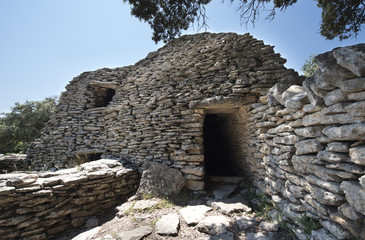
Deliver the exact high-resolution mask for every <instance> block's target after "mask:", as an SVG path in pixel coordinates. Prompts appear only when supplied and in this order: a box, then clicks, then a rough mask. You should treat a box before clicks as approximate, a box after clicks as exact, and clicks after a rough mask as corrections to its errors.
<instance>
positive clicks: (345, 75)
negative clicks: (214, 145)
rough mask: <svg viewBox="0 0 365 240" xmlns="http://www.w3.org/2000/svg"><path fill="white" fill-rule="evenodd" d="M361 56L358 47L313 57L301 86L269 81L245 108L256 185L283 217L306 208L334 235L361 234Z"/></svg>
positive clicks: (364, 181)
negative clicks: (259, 172) (311, 71)
mask: <svg viewBox="0 0 365 240" xmlns="http://www.w3.org/2000/svg"><path fill="white" fill-rule="evenodd" d="M364 56H365V45H363V44H362V45H355V46H352V47H346V48H338V49H334V50H333V51H331V52H327V53H324V54H321V55H319V56H318V57H317V59H316V61H317V63H318V65H319V66H320V69H319V70H318V71H317V72H316V73H315V75H314V76H313V77H311V78H308V79H306V80H305V81H304V82H303V84H302V86H295V85H294V86H290V85H286V84H277V85H275V86H274V87H273V88H272V89H271V90H270V92H269V94H267V95H265V96H263V97H262V98H261V99H260V100H261V103H258V104H254V105H253V110H252V111H251V113H253V114H252V117H251V120H252V125H251V129H254V130H252V131H251V139H256V140H255V141H254V142H253V144H252V147H254V148H255V149H256V150H257V151H258V152H260V154H259V155H258V156H257V160H258V162H259V163H260V164H261V165H262V166H264V167H265V170H266V171H265V172H266V173H265V175H264V179H261V180H264V183H265V184H261V186H265V188H266V192H267V193H269V194H271V195H272V199H273V200H274V201H275V202H276V203H277V205H278V207H280V208H281V209H282V211H283V212H284V213H286V214H287V215H288V216H289V217H290V218H292V219H293V220H298V219H300V218H301V216H302V214H304V213H306V214H307V215H309V216H311V217H314V218H316V219H318V220H319V221H320V223H321V225H322V226H323V227H324V228H326V229H327V230H328V231H329V232H331V233H332V234H333V235H334V236H335V237H336V238H338V239H347V238H350V239H352V238H356V239H365V222H364V219H365V217H364V215H365V175H364V174H365V142H364V141H365V118H364V117H365V78H364V76H365V62H364V59H365V57H364ZM258 180H260V179H256V181H258ZM259 185H260V184H259Z"/></svg>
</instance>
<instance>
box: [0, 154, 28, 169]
mask: <svg viewBox="0 0 365 240" xmlns="http://www.w3.org/2000/svg"><path fill="white" fill-rule="evenodd" d="M26 157H27V155H25V154H9V155H4V154H0V173H10V172H14V171H28V170H29V161H28V160H27V159H26Z"/></svg>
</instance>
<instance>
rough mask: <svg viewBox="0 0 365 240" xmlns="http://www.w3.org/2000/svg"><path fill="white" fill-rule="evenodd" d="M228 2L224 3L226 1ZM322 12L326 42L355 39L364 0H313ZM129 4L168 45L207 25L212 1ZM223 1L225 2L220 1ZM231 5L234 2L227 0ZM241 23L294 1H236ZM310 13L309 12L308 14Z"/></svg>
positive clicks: (132, 0) (136, 0)
mask: <svg viewBox="0 0 365 240" xmlns="http://www.w3.org/2000/svg"><path fill="white" fill-rule="evenodd" d="M226 1H227V0H226ZM316 1H317V2H318V4H317V6H318V7H319V8H321V9H322V22H321V29H320V30H321V31H320V32H321V34H322V36H324V37H326V38H327V39H333V38H335V37H339V38H340V40H342V39H346V38H349V37H352V36H355V37H356V36H357V35H358V33H359V32H360V31H361V26H362V25H363V24H364V23H365V3H364V0H348V1H344V0H316ZM123 2H125V3H129V4H130V5H131V14H132V15H133V16H135V17H137V18H138V19H139V20H141V21H144V22H147V23H148V24H149V25H150V27H151V29H152V30H153V36H152V39H153V40H154V41H155V42H156V43H157V42H159V41H161V40H162V41H164V42H168V41H170V40H172V39H173V38H175V37H177V36H179V35H180V34H181V31H182V30H186V29H188V28H189V26H190V25H191V24H193V23H194V22H198V26H207V22H206V19H207V17H206V15H205V5H207V4H208V3H210V2H211V0H123ZM222 2H224V1H222ZM228 2H234V0H228ZM239 2H240V6H239V11H240V12H241V22H242V23H244V24H247V23H249V22H251V23H253V24H254V23H255V22H256V20H257V19H258V18H259V15H260V13H261V12H267V10H268V9H266V6H267V4H270V3H272V4H273V7H272V9H270V10H269V11H268V12H269V15H268V16H267V18H268V19H274V17H275V15H276V10H280V11H285V10H286V9H287V8H288V7H289V6H292V5H293V4H295V3H296V2H297V0H239ZM309 14H310V13H309Z"/></svg>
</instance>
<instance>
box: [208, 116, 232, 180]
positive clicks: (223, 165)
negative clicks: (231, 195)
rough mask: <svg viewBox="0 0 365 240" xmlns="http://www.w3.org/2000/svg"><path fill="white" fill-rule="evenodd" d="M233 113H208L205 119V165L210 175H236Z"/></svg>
mask: <svg viewBox="0 0 365 240" xmlns="http://www.w3.org/2000/svg"><path fill="white" fill-rule="evenodd" d="M230 117H231V114H206V115H205V119H204V130H203V131H204V165H205V172H206V175H208V176H235V175H236V174H235V173H236V171H235V164H234V160H235V159H234V149H233V143H232V136H231V135H232V134H231V130H230V123H229V120H230Z"/></svg>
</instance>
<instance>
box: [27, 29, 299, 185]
mask: <svg viewBox="0 0 365 240" xmlns="http://www.w3.org/2000/svg"><path fill="white" fill-rule="evenodd" d="M285 62H286V60H285V59H283V58H281V57H280V54H277V53H275V52H274V51H273V47H272V46H267V45H264V43H263V42H262V41H259V40H257V39H255V38H253V37H252V36H250V35H249V34H245V35H237V34H233V33H228V34H210V33H203V34H198V35H191V36H183V37H181V38H179V39H176V40H174V41H172V42H170V43H168V44H167V45H166V46H164V47H162V48H161V49H159V50H158V51H156V52H152V53H150V54H149V55H148V56H147V57H146V58H145V59H143V60H141V61H139V62H138V63H136V64H135V65H133V66H128V67H123V68H115V69H100V70H97V71H93V72H86V73H83V74H81V75H80V76H78V77H76V78H74V79H73V80H72V81H71V82H70V84H69V85H68V86H67V87H66V90H67V91H66V92H64V93H63V94H62V96H61V98H60V103H59V105H58V107H57V110H56V113H55V115H54V116H53V117H52V119H51V120H50V121H49V123H48V125H47V127H46V130H45V132H44V134H43V136H42V137H41V139H39V141H37V142H36V143H34V144H33V146H32V147H31V148H30V149H29V152H28V157H29V160H30V161H31V164H32V168H34V169H36V170H44V169H59V168H67V167H71V166H74V165H75V164H80V162H85V161H92V160H95V159H99V158H101V157H103V158H113V159H115V158H117V159H119V158H120V159H122V160H126V161H128V162H131V163H134V164H136V165H139V166H141V165H142V164H143V163H144V162H146V161H158V162H163V163H165V164H167V165H168V166H171V167H173V168H176V169H179V170H181V172H182V173H183V174H184V176H185V177H186V179H188V181H187V187H188V188H190V189H194V190H202V189H204V176H205V173H206V174H208V175H243V174H244V175H246V176H251V177H253V179H257V180H263V177H264V173H263V171H264V168H263V166H260V164H258V163H259V161H258V158H259V157H260V156H259V155H258V152H257V151H253V150H254V149H253V144H254V142H255V141H256V139H257V137H256V135H255V131H256V129H255V128H254V126H253V125H252V121H251V120H250V116H251V115H250V114H251V113H250V111H251V110H252V104H255V103H257V102H259V98H260V97H262V96H263V95H265V94H266V93H267V92H268V90H269V89H270V88H271V87H272V86H273V85H274V84H276V83H285V84H295V83H299V84H300V83H301V79H300V78H299V77H298V75H297V73H296V72H294V71H293V70H288V69H286V68H285V67H284V66H283V64H284V63H285ZM263 124H265V123H263ZM268 124H269V125H268V126H271V125H270V123H268Z"/></svg>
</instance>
